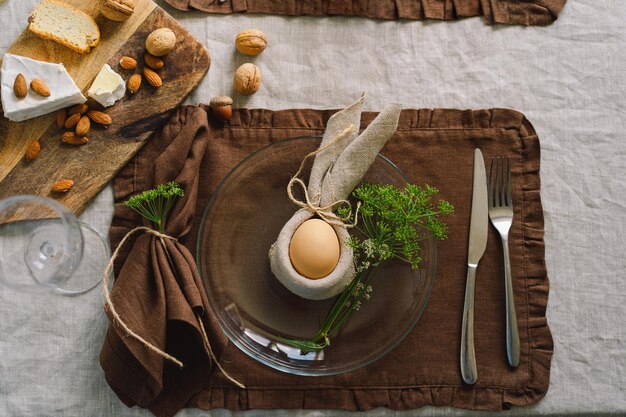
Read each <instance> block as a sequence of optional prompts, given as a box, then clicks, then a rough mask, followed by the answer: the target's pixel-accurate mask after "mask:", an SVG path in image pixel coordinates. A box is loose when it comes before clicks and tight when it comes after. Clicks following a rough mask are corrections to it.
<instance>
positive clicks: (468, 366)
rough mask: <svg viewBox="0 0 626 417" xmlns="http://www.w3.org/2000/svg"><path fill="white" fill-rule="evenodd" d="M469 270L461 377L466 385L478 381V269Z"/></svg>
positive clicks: (469, 268)
mask: <svg viewBox="0 0 626 417" xmlns="http://www.w3.org/2000/svg"><path fill="white" fill-rule="evenodd" d="M477 266H478V265H469V266H468V268H467V284H466V286H465V303H464V304H463V324H462V326H463V327H462V329H461V375H462V376H463V381H465V383H466V384H474V383H475V382H476V379H478V371H477V370H476V354H475V353H474V287H475V284H476V267H477Z"/></svg>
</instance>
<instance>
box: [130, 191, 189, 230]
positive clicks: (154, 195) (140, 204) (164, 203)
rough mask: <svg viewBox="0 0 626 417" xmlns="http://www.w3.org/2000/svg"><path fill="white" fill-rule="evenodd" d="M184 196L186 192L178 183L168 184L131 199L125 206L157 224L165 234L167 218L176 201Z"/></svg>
mask: <svg viewBox="0 0 626 417" xmlns="http://www.w3.org/2000/svg"><path fill="white" fill-rule="evenodd" d="M184 195H185V192H184V191H183V189H182V188H180V186H179V185H178V184H177V183H175V182H168V183H166V184H161V185H158V186H157V187H156V188H154V189H152V190H148V191H144V192H142V193H140V194H137V195H135V196H133V197H131V198H129V199H128V200H127V201H125V202H124V205H126V206H128V207H130V208H132V209H133V210H135V211H136V212H137V213H139V214H141V215H142V216H143V217H145V218H146V219H148V220H150V221H151V222H153V223H155V224H156V225H157V227H158V229H159V232H161V233H163V232H164V230H163V229H164V227H165V218H166V217H167V215H168V214H169V212H170V210H171V209H172V207H173V206H174V203H175V202H176V199H177V198H178V197H183V196H184Z"/></svg>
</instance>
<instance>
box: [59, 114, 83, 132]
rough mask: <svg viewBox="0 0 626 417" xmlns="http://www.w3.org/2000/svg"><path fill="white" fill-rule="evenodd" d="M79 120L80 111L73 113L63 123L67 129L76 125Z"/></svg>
mask: <svg viewBox="0 0 626 417" xmlns="http://www.w3.org/2000/svg"><path fill="white" fill-rule="evenodd" d="M79 120H80V113H74V114H73V115H71V116H70V117H68V118H67V119H66V120H65V123H64V124H63V126H64V127H65V128H66V129H72V128H73V127H74V126H76V124H77V123H78V121H79Z"/></svg>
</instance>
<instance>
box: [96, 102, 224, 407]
mask: <svg viewBox="0 0 626 417" xmlns="http://www.w3.org/2000/svg"><path fill="white" fill-rule="evenodd" d="M208 138H209V131H208V126H207V119H206V113H205V112H204V111H202V110H200V109H198V108H186V109H181V110H180V111H178V112H176V113H175V115H174V117H172V118H171V119H170V120H169V122H168V123H167V125H166V126H165V127H164V128H163V129H162V131H161V132H160V133H159V134H158V135H156V136H154V137H153V138H152V139H151V141H150V146H146V147H144V148H143V150H142V152H141V156H140V157H137V158H135V159H134V160H133V162H132V163H131V164H129V165H128V166H127V168H126V169H125V170H124V171H123V172H121V173H120V174H119V175H118V176H117V178H116V182H115V194H116V197H117V201H118V202H123V201H125V200H126V199H128V197H130V196H131V195H132V194H135V193H136V191H145V190H149V189H152V188H154V186H155V185H158V184H163V183H166V182H169V181H176V182H178V183H179V184H180V185H181V187H182V188H183V189H184V190H185V197H184V198H182V199H179V200H178V202H177V203H176V205H175V206H174V208H173V209H172V211H171V213H170V215H169V216H168V221H167V223H166V226H165V234H167V235H169V236H172V237H175V238H183V237H184V236H186V235H187V234H188V232H189V231H190V229H191V226H192V222H193V219H194V216H195V211H196V198H197V194H198V170H199V168H200V163H201V161H202V158H203V156H204V154H205V150H206V145H207V141H208ZM139 173H141V174H139ZM136 174H139V175H136ZM141 224H142V218H141V217H140V216H138V215H137V213H135V212H134V211H133V210H131V209H130V208H128V207H125V206H124V205H122V204H117V205H116V209H115V224H113V225H112V228H111V238H112V241H113V242H116V245H117V242H119V241H120V240H121V238H122V237H123V235H125V234H126V233H127V232H128V231H130V230H131V229H132V228H134V227H136V226H138V225H141ZM144 225H146V226H150V224H148V223H147V222H144ZM164 242H165V244H166V245H167V249H168V252H169V256H170V257H171V263H172V265H173V268H172V267H170V261H169V260H168V254H167V253H166V252H165V251H164V249H163V247H162V244H161V241H160V240H159V238H157V237H155V236H153V235H150V234H144V235H139V237H136V238H131V241H130V242H128V243H126V246H125V247H124V248H123V252H122V254H121V256H120V257H119V258H117V260H116V268H115V271H116V277H117V279H116V281H115V285H114V288H113V290H112V292H111V299H112V301H113V304H114V306H115V309H116V310H117V312H118V313H119V314H120V317H121V318H122V320H124V322H126V324H128V326H129V327H130V329H131V330H132V331H134V332H136V333H138V334H139V335H140V336H141V337H143V338H145V339H146V340H147V341H148V342H150V343H152V344H153V345H155V346H156V347H158V348H160V349H162V350H166V351H167V352H168V353H169V354H171V355H173V356H174V357H175V358H177V359H179V360H181V361H182V362H183V364H184V367H183V368H182V369H179V368H178V366H176V365H173V364H171V363H170V362H165V361H164V360H163V358H162V357H161V356H158V355H156V354H155V353H153V352H151V351H149V350H148V349H146V347H145V346H143V345H142V344H141V343H140V342H138V341H136V340H135V339H132V338H130V337H128V336H127V335H126V334H125V332H124V331H123V330H121V329H120V328H119V326H116V325H110V326H109V329H108V332H107V334H106V338H105V341H104V345H103V347H102V352H101V354H100V363H101V365H102V367H103V369H104V371H105V377H106V379H107V382H108V383H109V385H110V386H111V388H112V389H113V390H114V391H115V392H116V394H117V395H118V396H119V397H120V399H121V400H122V401H123V402H124V403H126V404H127V405H128V406H132V405H139V406H141V407H146V408H149V409H150V410H151V411H152V412H153V413H155V414H156V415H173V414H174V413H176V411H178V410H179V409H180V408H182V407H184V405H185V403H186V402H187V400H188V399H189V396H190V394H191V393H193V392H197V391H198V389H199V388H201V387H202V383H203V381H204V380H205V379H206V378H207V377H208V375H209V372H210V369H211V366H210V360H209V359H208V358H209V357H208V354H207V352H206V351H205V347H204V342H203V338H202V330H201V329H200V327H199V323H198V320H197V318H196V313H199V314H201V317H202V321H203V323H204V326H205V328H206V331H207V332H208V333H209V337H210V338H211V339H212V340H214V341H215V346H216V347H217V348H219V347H223V346H224V345H225V342H226V341H225V338H224V336H222V334H221V332H220V331H219V327H218V326H217V325H216V323H215V321H214V320H213V316H212V315H211V314H205V306H207V301H206V293H205V292H204V289H203V284H202V282H201V279H200V277H199V275H198V272H197V269H196V264H195V261H194V256H193V255H192V252H190V251H189V250H188V249H187V247H185V246H184V245H183V244H182V243H180V242H177V241H173V240H170V239H165V240H164ZM107 313H109V312H107ZM109 318H111V315H110V313H109ZM215 353H216V354H217V355H218V356H219V349H218V350H216V351H215Z"/></svg>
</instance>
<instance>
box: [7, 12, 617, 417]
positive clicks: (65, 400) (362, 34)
mask: <svg viewBox="0 0 626 417" xmlns="http://www.w3.org/2000/svg"><path fill="white" fill-rule="evenodd" d="M36 3H37V0H5V1H4V2H0V28H1V29H2V30H1V31H0V53H4V52H5V51H6V50H7V49H8V47H9V45H10V44H11V42H12V41H13V40H14V39H15V38H16V37H17V35H18V34H19V33H20V32H21V30H22V29H23V28H25V26H26V18H27V16H28V12H29V11H30V10H31V9H32V8H33V7H34V5H35V4H36ZM160 4H161V5H163V2H160ZM166 9H167V10H168V11H170V12H171V13H172V14H173V15H174V16H175V17H176V18H177V19H179V20H180V21H181V22H182V24H183V25H185V26H186V27H188V28H189V29H190V30H191V32H193V33H194V34H195V36H196V37H197V38H198V39H200V40H201V41H202V42H203V43H204V44H205V45H206V46H207V48H208V49H209V51H210V53H211V56H212V66H211V70H210V71H209V74H208V76H207V78H206V79H205V80H204V81H203V83H202V85H201V86H200V88H198V90H196V91H195V92H194V93H193V94H192V96H191V97H190V98H189V100H188V102H189V103H198V102H204V103H206V102H208V101H209V100H210V98H211V97H212V96H215V95H222V94H231V95H232V96H233V98H234V99H235V106H239V107H244V106H245V107H249V108H255V107H264V108H269V109H285V108H294V107H312V108H339V107H342V106H344V105H346V104H348V103H346V97H356V96H357V95H358V94H360V93H361V92H362V91H365V92H367V94H368V97H369V99H368V102H367V104H366V109H367V110H380V109H382V107H383V105H384V104H385V103H387V102H392V101H393V102H400V103H402V104H403V105H404V107H414V108H422V107H431V108H432V107H454V108H462V109H465V108H474V109H480V108H491V107H509V108H513V109H516V110H519V111H521V112H523V113H524V114H525V115H526V116H527V117H528V118H529V120H530V121H531V122H532V123H533V125H534V127H535V128H536V130H537V132H538V134H539V136H540V138H541V145H542V160H541V163H542V166H541V168H542V173H541V177H542V179H543V183H542V200H543V205H544V210H545V221H546V226H545V229H546V235H545V241H546V263H547V267H548V273H549V277H550V282H551V291H550V301H549V304H548V320H549V323H550V327H551V328H552V333H553V336H554V341H555V352H554V358H553V361H552V378H551V383H550V389H549V391H548V393H547V395H546V397H545V398H544V399H543V400H542V401H540V402H539V403H538V404H536V405H534V406H531V407H526V408H514V409H512V410H511V411H509V412H507V413H506V414H507V415H528V414H533V415H550V416H560V415H575V414H578V415H585V416H588V415H607V416H608V415H626V384H625V383H626V376H625V375H626V349H624V345H625V344H626V326H625V325H624V319H625V318H626V279H625V278H624V277H623V274H624V272H625V271H626V256H624V247H625V246H626V245H625V244H626V238H625V236H626V187H625V181H624V179H623V175H624V172H626V140H625V139H626V138H625V137H624V136H625V132H626V77H624V74H626V8H625V7H624V2H623V0H604V1H603V2H602V7H598V0H569V2H568V4H567V5H566V6H565V9H564V10H563V12H562V14H561V15H560V17H559V20H558V21H557V22H556V23H555V24H553V25H551V26H548V27H529V28H527V27H502V26H494V27H490V26H486V25H484V23H483V22H482V21H480V20H479V19H477V18H472V19H465V20H461V21H455V22H433V21H429V22H381V21H374V20H368V19H363V18H307V17H301V18H288V17H278V16H241V15H227V16H211V15H205V14H196V13H189V14H186V13H181V12H176V11H173V10H171V9H170V8H166ZM246 28H258V29H261V30H263V31H264V32H265V33H266V35H267V38H268V47H267V49H266V51H265V52H263V54H261V55H260V56H258V57H246V56H243V55H239V54H237V53H235V49H234V45H233V41H234V38H235V35H236V33H237V32H238V31H239V30H242V29H246ZM248 61H252V62H254V63H255V64H256V65H258V66H259V67H260V69H261V74H262V78H263V81H262V86H261V90H260V91H259V92H258V93H257V94H256V95H254V96H252V97H249V98H244V97H241V96H236V95H235V94H233V92H232V77H233V73H234V70H235V69H236V68H237V67H238V66H239V65H240V64H242V63H244V62H248ZM0 140H2V138H0ZM468 163H471V161H470V162H468ZM112 202H113V193H112V190H111V188H110V187H107V188H106V189H105V190H104V191H103V192H102V193H101V194H100V195H99V196H98V198H96V199H95V200H94V201H93V203H92V204H91V205H90V207H89V208H88V210H87V211H86V212H85V213H84V214H83V215H82V216H81V219H82V220H83V221H86V222H88V223H90V224H92V225H93V226H94V227H95V228H96V229H98V230H100V231H101V232H102V233H103V234H106V233H107V232H108V227H109V224H110V220H111V216H112V213H113V204H112ZM106 326H107V320H106V318H105V315H104V313H103V310H102V296H101V293H100V291H97V290H96V291H92V292H90V293H88V294H86V295H83V296H80V297H75V298H61V297H54V296H28V297H25V296H23V295H19V294H16V293H15V292H13V291H10V290H9V289H7V288H0V415H2V416H25V415H28V416H102V417H108V416H148V415H150V413H149V412H147V411H145V410H141V409H127V408H126V407H125V406H124V405H123V404H122V403H121V402H120V401H119V400H118V399H117V397H116V396H115V394H113V392H112V391H111V390H110V389H109V387H108V386H107V384H106V382H105V381H104V378H103V374H102V371H101V369H100V366H99V364H98V354H99V352H100V346H101V343H102V340H103V336H104V332H105V330H106ZM206 414H207V413H206V411H202V410H183V411H181V412H180V413H179V415H180V416H203V415H206ZM210 415H212V416H235V415H236V416H245V417H252V416H261V415H272V416H281V417H286V416H307V417H313V416H331V415H332V416H341V417H348V416H353V415H354V416H394V417H404V416H444V415H445V416H478V415H484V413H480V412H469V411H465V410H456V409H450V408H434V407H426V408H423V409H420V410H414V411H407V412H395V411H390V410H386V409H377V410H372V411H370V412H366V413H358V414H357V413H348V412H339V411H336V410H328V411H321V410H308V411H307V410H298V411H295V410H294V411H261V410H253V411H249V412H243V413H233V412H229V411H225V410H213V411H211V413H210Z"/></svg>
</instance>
